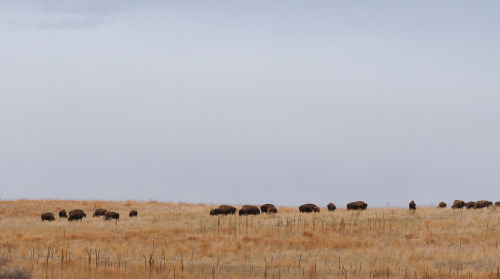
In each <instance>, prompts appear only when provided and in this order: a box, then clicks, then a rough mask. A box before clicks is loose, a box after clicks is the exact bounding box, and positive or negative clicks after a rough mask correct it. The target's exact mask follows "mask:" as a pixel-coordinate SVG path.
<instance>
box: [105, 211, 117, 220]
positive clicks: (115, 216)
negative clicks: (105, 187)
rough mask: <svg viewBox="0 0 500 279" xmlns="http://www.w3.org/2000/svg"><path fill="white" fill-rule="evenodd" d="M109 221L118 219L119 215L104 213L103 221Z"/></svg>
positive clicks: (110, 212) (111, 212)
mask: <svg viewBox="0 0 500 279" xmlns="http://www.w3.org/2000/svg"><path fill="white" fill-rule="evenodd" d="M111 219H116V220H118V219H120V214H118V213H116V212H113V211H106V213H104V220H105V221H108V220H111Z"/></svg>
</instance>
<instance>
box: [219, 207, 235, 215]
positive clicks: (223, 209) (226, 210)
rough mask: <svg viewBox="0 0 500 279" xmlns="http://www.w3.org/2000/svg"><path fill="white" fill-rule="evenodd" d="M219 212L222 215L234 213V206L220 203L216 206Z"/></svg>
mask: <svg viewBox="0 0 500 279" xmlns="http://www.w3.org/2000/svg"><path fill="white" fill-rule="evenodd" d="M217 209H218V211H219V214H222V215H229V214H236V207H234V206H230V205H225V204H223V205H221V206H219V207H218V208H217Z"/></svg>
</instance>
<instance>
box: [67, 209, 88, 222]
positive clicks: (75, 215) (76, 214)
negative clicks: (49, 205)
mask: <svg viewBox="0 0 500 279" xmlns="http://www.w3.org/2000/svg"><path fill="white" fill-rule="evenodd" d="M83 217H87V214H85V212H83V210H79V209H78V210H72V211H70V212H69V216H68V221H69V222H71V221H75V220H76V221H78V220H80V221H81V220H82V219H83Z"/></svg>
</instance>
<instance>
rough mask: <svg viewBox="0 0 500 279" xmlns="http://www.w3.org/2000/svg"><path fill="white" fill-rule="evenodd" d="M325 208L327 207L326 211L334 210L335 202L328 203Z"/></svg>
mask: <svg viewBox="0 0 500 279" xmlns="http://www.w3.org/2000/svg"><path fill="white" fill-rule="evenodd" d="M326 208H328V211H335V209H337V207H336V206H335V204H333V203H329V204H328V205H327V206H326Z"/></svg>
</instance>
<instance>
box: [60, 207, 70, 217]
mask: <svg viewBox="0 0 500 279" xmlns="http://www.w3.org/2000/svg"><path fill="white" fill-rule="evenodd" d="M59 218H68V214H66V210H64V209H63V210H61V211H59Z"/></svg>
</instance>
